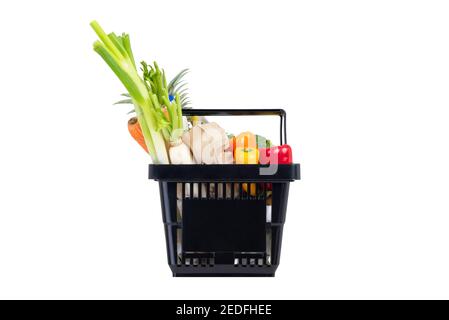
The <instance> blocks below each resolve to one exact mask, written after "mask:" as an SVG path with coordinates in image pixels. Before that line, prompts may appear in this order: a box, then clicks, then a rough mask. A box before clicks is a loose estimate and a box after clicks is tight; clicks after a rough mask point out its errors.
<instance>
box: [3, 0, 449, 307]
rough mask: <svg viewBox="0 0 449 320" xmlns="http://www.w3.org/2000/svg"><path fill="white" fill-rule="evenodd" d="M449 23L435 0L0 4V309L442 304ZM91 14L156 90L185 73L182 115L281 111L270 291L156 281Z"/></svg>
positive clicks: (148, 188)
mask: <svg viewBox="0 0 449 320" xmlns="http://www.w3.org/2000/svg"><path fill="white" fill-rule="evenodd" d="M448 16H449V7H448V4H447V2H445V1H271V2H266V1H222V2H218V1H131V0H128V1H111V0H109V1H71V2H69V1H48V0H41V1H31V0H30V1H19V0H18V1H3V2H1V4H0V27H1V30H2V36H1V44H0V48H1V50H0V61H1V68H0V93H1V102H0V105H1V108H0V146H1V149H0V155H1V156H0V298H43V299H46V298H62V299H65V298H87V299H90V298H138V299H141V298H142V299H147V298H148V299H150V298H152V299H155V298H156V299H170V298H178V299H186V298H190V299H196V298H211V299H212V298H236V299H238V298H246V299H262V298H265V299H277V298H292V299H300V298H301V299H302V298H306V299H314V298H342V299H346V298H362V299H364V298H387V299H389V298H449V273H448V270H449V255H448V249H449V248H448V246H449V232H448V228H449V202H448V188H449V166H448V162H449V151H448V137H449V126H448V121H449V117H448V111H447V110H448V107H449V94H448V85H449V42H448V33H449V19H448ZM92 19H97V20H98V21H99V22H100V23H101V24H102V26H103V27H104V28H105V29H106V30H107V31H115V32H117V33H119V32H122V31H126V32H128V33H130V34H131V39H132V45H133V49H134V53H135V56H136V58H137V59H139V60H141V59H146V60H148V61H152V60H157V61H158V62H159V64H160V65H162V66H163V67H165V69H166V70H167V72H168V76H169V77H170V76H173V75H174V74H175V73H176V72H178V71H179V70H180V69H182V68H184V67H189V68H190V69H191V70H192V72H191V73H190V74H189V76H188V81H189V83H190V88H191V96H192V100H193V101H194V106H195V107H197V108H199V107H214V108H218V107H235V108H239V107H252V108H257V107H284V108H285V109H286V110H287V112H288V117H289V119H288V120H289V122H288V134H289V142H290V144H291V145H292V146H293V148H294V157H295V160H296V161H298V162H300V163H301V165H302V173H303V176H302V180H301V181H299V182H295V183H293V184H292V185H291V193H290V202H289V209H288V213H287V223H286V226H285V229H284V231H285V233H284V241H283V251H282V259H281V265H280V267H279V269H278V272H277V275H276V277H275V278H269V279H241V278H237V279H229V278H226V279H219V278H217V279H215V278H212V279H211V278H201V279H192V278H172V277H171V273H170V270H169V267H168V265H167V261H166V251H165V240H164V233H163V224H162V218H161V213H160V203H159V193H158V188H157V183H155V182H154V181H149V180H147V178H146V177H147V164H148V163H149V158H148V157H147V156H146V155H145V153H144V152H142V151H141V150H140V149H139V147H138V146H137V145H136V144H135V143H134V141H133V140H132V139H131V138H130V137H129V135H128V132H127V129H126V121H127V115H126V112H127V111H128V108H127V107H126V106H112V105H111V104H112V103H113V102H114V101H116V100H117V99H119V94H120V93H121V92H123V88H122V85H121V84H120V83H119V81H118V80H117V79H116V78H115V76H114V75H113V73H112V72H111V71H110V70H109V69H108V67H107V66H106V65H105V63H104V62H103V61H102V60H101V59H100V57H98V56H97V55H96V54H95V53H94V52H93V50H92V43H93V41H94V40H95V39H96V36H95V34H94V33H93V31H92V30H91V29H90V27H89V22H90V20H92ZM275 125H277V122H274V123H273V124H272V125H271V124H270V126H272V127H270V128H267V125H265V124H261V123H258V122H257V121H252V122H249V121H245V122H242V123H241V124H240V126H239V128H240V129H241V130H242V131H244V130H253V131H257V132H260V133H264V132H263V130H265V129H266V130H267V131H266V132H267V135H269V136H270V137H271V138H273V139H274V138H276V137H274V136H272V133H271V132H277V129H275ZM273 128H274V130H275V131H270V130H273ZM273 134H274V133H273Z"/></svg>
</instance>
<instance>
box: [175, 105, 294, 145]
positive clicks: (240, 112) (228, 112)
mask: <svg viewBox="0 0 449 320" xmlns="http://www.w3.org/2000/svg"><path fill="white" fill-rule="evenodd" d="M182 115H183V116H279V117H280V119H281V121H280V130H279V131H280V140H281V143H280V144H281V145H283V144H285V143H287V114H286V112H285V111H284V110H282V109H182Z"/></svg>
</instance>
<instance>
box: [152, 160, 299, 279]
mask: <svg viewBox="0 0 449 320" xmlns="http://www.w3.org/2000/svg"><path fill="white" fill-rule="evenodd" d="M261 168H264V167H263V166H261V165H150V167H149V178H150V179H154V180H157V181H159V189H160V196H161V205H162V216H163V221H164V225H165V235H166V241H167V255H168V264H169V265H170V268H171V270H172V272H173V276H175V277H181V276H259V277H263V276H265V277H272V276H274V274H275V272H276V269H277V267H278V265H279V259H280V253H281V243H282V229H283V226H284V222H285V215H286V210H287V200H288V190H289V184H290V182H292V181H294V180H298V179H299V178H300V168H299V164H289V165H278V168H277V171H276V172H275V173H274V174H272V175H263V174H261V172H260V170H261ZM262 170H264V169H262Z"/></svg>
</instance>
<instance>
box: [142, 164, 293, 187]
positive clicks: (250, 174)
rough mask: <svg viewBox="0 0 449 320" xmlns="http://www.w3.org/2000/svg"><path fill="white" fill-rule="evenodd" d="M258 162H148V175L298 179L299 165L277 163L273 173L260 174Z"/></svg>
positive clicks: (237, 179) (209, 179) (195, 178)
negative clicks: (179, 163) (178, 163)
mask: <svg viewBox="0 0 449 320" xmlns="http://www.w3.org/2000/svg"><path fill="white" fill-rule="evenodd" d="M261 168H268V166H266V165H260V164H184V165H173V164H150V165H149V172H148V177H149V179H153V180H157V181H168V182H196V181H201V182H256V181H264V182H291V181H294V180H299V179H300V165H299V163H293V164H279V165H278V168H277V171H276V173H275V174H273V175H261V174H260V169H261Z"/></svg>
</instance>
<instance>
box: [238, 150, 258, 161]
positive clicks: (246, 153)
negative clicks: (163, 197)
mask: <svg viewBox="0 0 449 320" xmlns="http://www.w3.org/2000/svg"><path fill="white" fill-rule="evenodd" d="M234 158H235V163H236V164H258V163H259V150H258V149H256V148H238V147H237V148H235V154H234Z"/></svg>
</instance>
